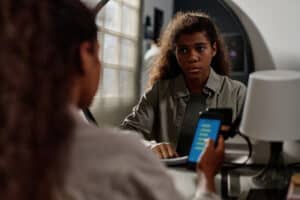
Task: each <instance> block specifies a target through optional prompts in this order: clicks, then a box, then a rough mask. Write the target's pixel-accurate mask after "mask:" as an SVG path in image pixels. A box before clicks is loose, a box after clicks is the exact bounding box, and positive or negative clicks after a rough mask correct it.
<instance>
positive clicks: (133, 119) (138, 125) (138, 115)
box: [121, 82, 178, 158]
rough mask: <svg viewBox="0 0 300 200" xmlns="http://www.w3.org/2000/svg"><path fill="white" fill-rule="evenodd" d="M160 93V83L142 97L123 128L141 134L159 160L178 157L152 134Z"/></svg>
mask: <svg viewBox="0 0 300 200" xmlns="http://www.w3.org/2000/svg"><path fill="white" fill-rule="evenodd" d="M158 91H159V82H158V83H156V84H155V85H154V86H153V87H152V88H151V89H150V90H148V91H147V92H146V93H145V94H144V95H143V96H142V97H141V99H140V101H139V103H138V104H137V105H136V106H135V107H134V108H133V111H132V113H131V114H129V115H128V116H127V117H126V118H125V119H124V121H123V123H122V124H121V128H122V129H127V130H134V131H136V132H138V133H141V134H142V135H143V136H144V138H145V139H146V140H142V143H143V144H144V145H145V146H146V147H149V148H151V149H152V151H153V152H154V153H155V154H156V155H157V156H158V157H159V158H172V157H178V154H177V153H176V152H175V150H174V148H173V147H172V146H171V145H170V144H169V143H157V141H155V138H154V136H153V133H152V128H153V125H154V123H155V121H156V119H155V113H156V112H157V110H158V104H159V98H158Z"/></svg>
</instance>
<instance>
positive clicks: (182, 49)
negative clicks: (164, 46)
mask: <svg viewBox="0 0 300 200" xmlns="http://www.w3.org/2000/svg"><path fill="white" fill-rule="evenodd" d="M187 52H188V49H187V48H184V47H179V48H178V53H180V54H186V53H187Z"/></svg>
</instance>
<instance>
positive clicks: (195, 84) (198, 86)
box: [185, 77, 208, 93]
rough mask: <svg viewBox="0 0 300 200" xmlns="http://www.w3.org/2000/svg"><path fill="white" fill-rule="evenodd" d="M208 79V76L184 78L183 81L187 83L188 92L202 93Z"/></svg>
mask: <svg viewBox="0 0 300 200" xmlns="http://www.w3.org/2000/svg"><path fill="white" fill-rule="evenodd" d="M207 80H208V77H207V78H206V79H203V78H198V79H185V83H186V85H187V88H188V89H189V91H190V93H202V90H203V88H204V86H205V84H206V82H207Z"/></svg>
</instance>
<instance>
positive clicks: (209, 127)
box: [188, 114, 222, 165]
mask: <svg viewBox="0 0 300 200" xmlns="http://www.w3.org/2000/svg"><path fill="white" fill-rule="evenodd" d="M221 124H222V123H221V118H220V117H219V116H218V115H215V114H214V115H211V114H209V115H206V114H202V115H201V116H200V118H199V121H198V124H197V128H196V132H195V135H194V139H193V143H192V146H191V150H190V153H189V157H188V162H189V163H190V164H191V165H195V164H196V163H197V161H198V160H199V157H200V155H201V154H202V151H203V150H204V148H205V145H206V144H205V141H206V140H207V139H212V140H213V141H215V142H216V141H217V138H218V135H219V132H220V127H221Z"/></svg>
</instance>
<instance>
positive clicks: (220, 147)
mask: <svg viewBox="0 0 300 200" xmlns="http://www.w3.org/2000/svg"><path fill="white" fill-rule="evenodd" d="M224 149H225V144H224V137H223V136H222V135H220V136H219V139H218V146H217V148H216V151H217V152H223V151H224Z"/></svg>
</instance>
